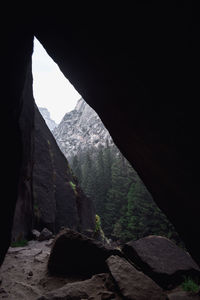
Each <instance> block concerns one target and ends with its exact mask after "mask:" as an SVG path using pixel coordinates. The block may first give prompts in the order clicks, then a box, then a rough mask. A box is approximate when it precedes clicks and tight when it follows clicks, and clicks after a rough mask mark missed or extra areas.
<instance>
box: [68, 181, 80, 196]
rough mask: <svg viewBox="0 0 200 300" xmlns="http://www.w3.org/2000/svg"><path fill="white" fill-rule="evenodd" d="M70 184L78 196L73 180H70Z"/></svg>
mask: <svg viewBox="0 0 200 300" xmlns="http://www.w3.org/2000/svg"><path fill="white" fill-rule="evenodd" d="M69 184H70V185H71V188H72V190H73V191H74V194H75V195H76V196H77V195H78V193H77V190H76V184H75V183H73V182H72V181H70V182H69Z"/></svg>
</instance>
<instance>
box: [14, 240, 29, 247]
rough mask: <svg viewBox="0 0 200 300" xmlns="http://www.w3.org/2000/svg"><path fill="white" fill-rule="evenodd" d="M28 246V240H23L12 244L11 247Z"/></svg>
mask: <svg viewBox="0 0 200 300" xmlns="http://www.w3.org/2000/svg"><path fill="white" fill-rule="evenodd" d="M27 245H28V241H27V240H26V239H22V240H20V241H17V242H12V243H11V247H25V246H27Z"/></svg>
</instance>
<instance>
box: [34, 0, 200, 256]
mask: <svg viewBox="0 0 200 300" xmlns="http://www.w3.org/2000/svg"><path fill="white" fill-rule="evenodd" d="M130 12H131V13H130V15H129V13H128V9H126V10H123V8H122V10H121V11H120V12H119V11H117V13H111V11H107V12H102V11H101V10H100V11H99V12H98V13H97V11H95V12H94V11H93V13H91V14H90V16H88V15H87V18H85V15H84V13H83V14H82V15H78V16H79V18H78V22H75V21H74V20H71V19H70V18H69V19H67V20H66V19H65V18H64V16H63V17H62V15H59V21H58V20H57V18H56V22H55V23H54V22H53V21H52V18H47V19H46V22H45V24H44V25H43V26H42V28H41V27H40V26H38V27H37V26H36V27H35V28H36V29H35V34H36V36H37V38H38V39H39V40H40V42H41V43H42V44H43V46H44V47H45V49H46V50H47V51H48V53H49V54H50V55H51V57H52V58H53V59H54V60H55V62H57V63H58V65H59V67H60V69H61V70H62V72H63V73H64V74H65V75H66V77H67V78H68V79H69V80H70V81H71V82H72V83H73V84H74V86H75V87H76V89H77V90H78V91H79V93H80V94H81V95H82V96H83V98H84V99H85V100H86V101H87V102H88V103H89V105H91V106H92V107H93V108H94V109H95V110H96V111H97V113H98V114H99V115H100V117H101V119H102V121H103V122H104V124H105V125H106V127H107V129H108V130H109V131H110V133H111V135H112V137H113V139H114V141H115V143H116V144H117V146H118V147H119V149H120V150H121V151H122V153H123V154H124V155H125V156H126V158H127V159H128V160H129V161H130V162H131V163H132V165H133V167H134V168H135V169H136V170H137V172H138V174H139V175H140V177H141V178H142V180H143V181H144V183H145V184H146V186H147V187H148V189H149V191H150V192H151V193H152V195H153V197H154V199H155V201H156V203H157V204H158V206H159V207H160V208H161V209H162V210H163V211H164V212H165V213H166V215H167V216H168V217H169V219H170V220H171V221H172V223H173V224H174V225H175V227H176V229H177V230H178V232H179V233H180V235H181V237H182V239H183V240H184V241H185V243H186V246H187V247H188V250H189V251H190V252H191V253H192V254H193V256H194V257H195V259H196V260H197V261H199V259H200V257H199V253H200V245H198V243H196V236H198V235H199V233H200V232H199V231H200V229H199V228H200V227H199V226H198V224H197V223H198V221H197V220H198V214H199V213H198V211H199V204H198V202H197V201H196V199H197V197H198V191H197V186H198V184H197V174H198V172H197V167H196V162H195V160H196V156H195V155H194V152H195V151H196V145H195V140H196V136H197V128H198V124H197V123H198V122H197V117H196V116H195V110H196V108H195V107H196V100H195V99H196V96H195V92H196V88H197V86H195V80H194V78H193V75H194V65H193V63H192V57H193V53H194V52H193V49H192V46H191V40H192V38H194V37H193V36H192V32H191V15H190V14H191V11H190V8H189V7H187V6H186V5H185V4H184V3H183V4H182V5H176V4H175V5H174V6H173V7H171V6H170V5H169V6H167V7H163V6H161V7H160V10H159V8H158V7H157V6H156V4H155V3H153V4H152V3H150V2H149V3H148V4H146V5H144V4H142V5H141V6H140V5H138V6H137V5H136V6H133V8H132V10H130ZM123 13H124V15H125V18H123V20H122V18H121V17H122V16H123ZM55 15H56V12H55ZM102 16H103V18H102ZM102 20H103V22H102ZM194 40H195V39H194ZM189 99H190V100H189ZM188 101H189V102H190V104H188Z"/></svg>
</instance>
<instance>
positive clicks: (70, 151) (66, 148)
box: [53, 98, 113, 159]
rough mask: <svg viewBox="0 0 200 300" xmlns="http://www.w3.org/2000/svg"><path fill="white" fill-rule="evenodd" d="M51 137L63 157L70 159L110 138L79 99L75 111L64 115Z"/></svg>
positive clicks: (95, 115)
mask: <svg viewBox="0 0 200 300" xmlns="http://www.w3.org/2000/svg"><path fill="white" fill-rule="evenodd" d="M53 135H54V137H55V139H56V141H57V143H58V145H59V147H60V149H61V151H62V152H63V153H64V155H65V156H66V157H67V158H68V159H70V158H72V157H73V156H75V155H77V154H80V153H81V152H84V151H86V150H87V149H89V148H92V147H94V148H96V149H97V148H98V147H99V146H100V145H102V146H106V143H107V142H108V143H109V144H112V145H113V141H112V138H111V136H110V134H109V132H108V131H107V129H106V128H105V126H104V125H103V123H102V121H101V119H100V118H99V116H98V115H97V113H96V112H95V111H94V110H93V109H92V108H91V107H90V106H89V105H88V104H87V103H86V102H85V101H84V100H83V99H82V98H81V99H80V100H79V101H78V103H77V105H76V107H75V109H74V110H73V111H71V112H69V113H66V114H65V116H64V118H63V119H62V121H61V122H60V124H59V125H58V126H57V127H56V128H55V129H54V130H53Z"/></svg>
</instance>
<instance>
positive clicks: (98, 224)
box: [95, 215, 101, 232]
mask: <svg viewBox="0 0 200 300" xmlns="http://www.w3.org/2000/svg"><path fill="white" fill-rule="evenodd" d="M100 230H101V219H100V217H99V216H98V215H96V216H95V232H98V231H100Z"/></svg>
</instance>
